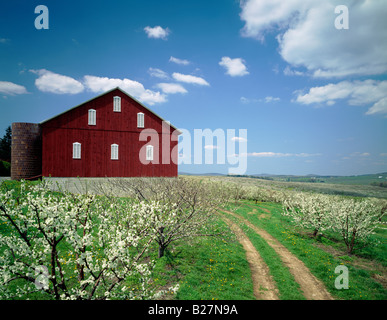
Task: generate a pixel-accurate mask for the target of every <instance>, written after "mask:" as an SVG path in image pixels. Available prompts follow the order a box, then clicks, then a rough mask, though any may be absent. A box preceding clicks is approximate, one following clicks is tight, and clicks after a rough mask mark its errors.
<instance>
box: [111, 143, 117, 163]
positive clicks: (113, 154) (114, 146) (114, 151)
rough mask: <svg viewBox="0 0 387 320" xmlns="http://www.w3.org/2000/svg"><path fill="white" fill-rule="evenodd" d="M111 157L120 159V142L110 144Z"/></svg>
mask: <svg viewBox="0 0 387 320" xmlns="http://www.w3.org/2000/svg"><path fill="white" fill-rule="evenodd" d="M110 159H111V160H118V144H116V143H113V144H112V145H111V146H110Z"/></svg>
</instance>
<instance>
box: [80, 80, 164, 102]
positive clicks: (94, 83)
mask: <svg viewBox="0 0 387 320" xmlns="http://www.w3.org/2000/svg"><path fill="white" fill-rule="evenodd" d="M84 83H85V86H86V87H87V88H88V89H89V90H91V91H92V92H104V91H108V90H111V89H113V88H115V87H120V88H121V89H122V90H124V91H126V92H127V93H129V94H130V95H132V96H133V97H135V98H136V99H138V100H140V101H142V102H144V103H147V104H149V105H153V104H155V103H161V102H165V101H166V96H165V95H164V94H162V93H160V92H155V91H151V90H149V89H145V88H144V86H143V85H142V84H141V83H140V82H138V81H134V80H130V79H126V78H124V79H114V78H107V77H96V76H90V75H87V76H85V77H84Z"/></svg>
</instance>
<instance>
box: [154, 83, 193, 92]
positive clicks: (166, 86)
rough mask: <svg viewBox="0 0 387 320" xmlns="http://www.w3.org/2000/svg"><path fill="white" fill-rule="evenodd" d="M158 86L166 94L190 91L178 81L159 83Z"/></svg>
mask: <svg viewBox="0 0 387 320" xmlns="http://www.w3.org/2000/svg"><path fill="white" fill-rule="evenodd" d="M156 86H157V87H158V88H160V89H161V90H162V91H163V92H164V93H166V94H174V93H187V92H188V91H187V90H186V89H185V88H184V87H183V86H182V85H181V84H178V83H158V84H157V85H156Z"/></svg>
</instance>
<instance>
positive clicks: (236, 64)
mask: <svg viewBox="0 0 387 320" xmlns="http://www.w3.org/2000/svg"><path fill="white" fill-rule="evenodd" d="M219 65H220V66H222V67H224V68H225V69H226V74H228V75H230V76H232V77H241V76H244V75H247V74H249V72H248V71H247V68H246V66H245V61H244V60H243V59H242V58H235V59H231V58H230V57H222V59H221V61H220V62H219Z"/></svg>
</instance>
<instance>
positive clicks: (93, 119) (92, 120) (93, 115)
mask: <svg viewBox="0 0 387 320" xmlns="http://www.w3.org/2000/svg"><path fill="white" fill-rule="evenodd" d="M88 124H89V126H95V125H96V124H97V111H96V110H94V109H89V122H88Z"/></svg>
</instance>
